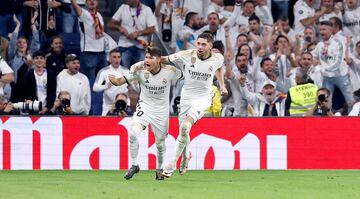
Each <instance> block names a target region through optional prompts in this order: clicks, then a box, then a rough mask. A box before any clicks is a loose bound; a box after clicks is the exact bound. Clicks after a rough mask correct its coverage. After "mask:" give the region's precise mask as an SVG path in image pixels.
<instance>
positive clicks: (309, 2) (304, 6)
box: [294, 0, 326, 33]
mask: <svg viewBox="0 0 360 199" xmlns="http://www.w3.org/2000/svg"><path fill="white" fill-rule="evenodd" d="M314 2H315V1H314V0H299V1H297V2H296V3H295V5H294V15H295V20H294V27H295V32H296V33H301V32H303V31H304V28H305V26H310V25H314V24H315V22H316V21H317V20H318V19H319V18H320V17H321V16H323V15H324V14H325V11H326V8H325V7H321V9H320V10H319V11H317V12H315V9H314V8H313V5H314Z"/></svg>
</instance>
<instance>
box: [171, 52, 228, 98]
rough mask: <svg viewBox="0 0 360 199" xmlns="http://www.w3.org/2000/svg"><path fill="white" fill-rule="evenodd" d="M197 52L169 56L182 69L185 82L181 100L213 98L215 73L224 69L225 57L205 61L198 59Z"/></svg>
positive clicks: (216, 56) (219, 55)
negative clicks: (219, 69) (221, 68)
mask: <svg viewBox="0 0 360 199" xmlns="http://www.w3.org/2000/svg"><path fill="white" fill-rule="evenodd" d="M196 53H197V50H185V51H180V52H178V53H175V54H172V55H170V56H169V61H170V62H172V63H173V64H175V65H177V66H178V67H179V68H182V69H183V71H184V76H185V82H184V86H183V89H182V91H181V100H192V99H199V98H200V99H201V98H210V99H211V98H212V97H213V95H214V93H213V89H212V84H213V79H214V75H215V72H216V70H217V69H218V68H220V67H222V65H223V63H224V57H223V56H222V55H221V54H219V53H212V55H211V56H210V57H209V58H208V59H205V60H201V59H199V58H198V57H197V54H196Z"/></svg>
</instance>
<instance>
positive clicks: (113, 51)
mask: <svg viewBox="0 0 360 199" xmlns="http://www.w3.org/2000/svg"><path fill="white" fill-rule="evenodd" d="M113 53H120V51H119V49H118V48H114V49H112V50H111V51H110V52H109V55H111V54H113ZM120 54H121V53H120Z"/></svg>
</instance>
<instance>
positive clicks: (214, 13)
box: [207, 12, 220, 19]
mask: <svg viewBox="0 0 360 199" xmlns="http://www.w3.org/2000/svg"><path fill="white" fill-rule="evenodd" d="M210 15H216V16H217V18H218V19H220V16H219V14H218V13H217V12H210V13H209V14H208V15H207V17H209V16H210Z"/></svg>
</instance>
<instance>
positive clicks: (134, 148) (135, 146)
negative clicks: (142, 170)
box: [129, 121, 143, 165]
mask: <svg viewBox="0 0 360 199" xmlns="http://www.w3.org/2000/svg"><path fill="white" fill-rule="evenodd" d="M142 129H143V127H142V125H141V124H139V123H138V122H136V121H131V124H130V131H129V134H130V136H129V146H130V157H131V163H132V165H138V153H139V140H138V135H139V134H140V133H141V131H142Z"/></svg>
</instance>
